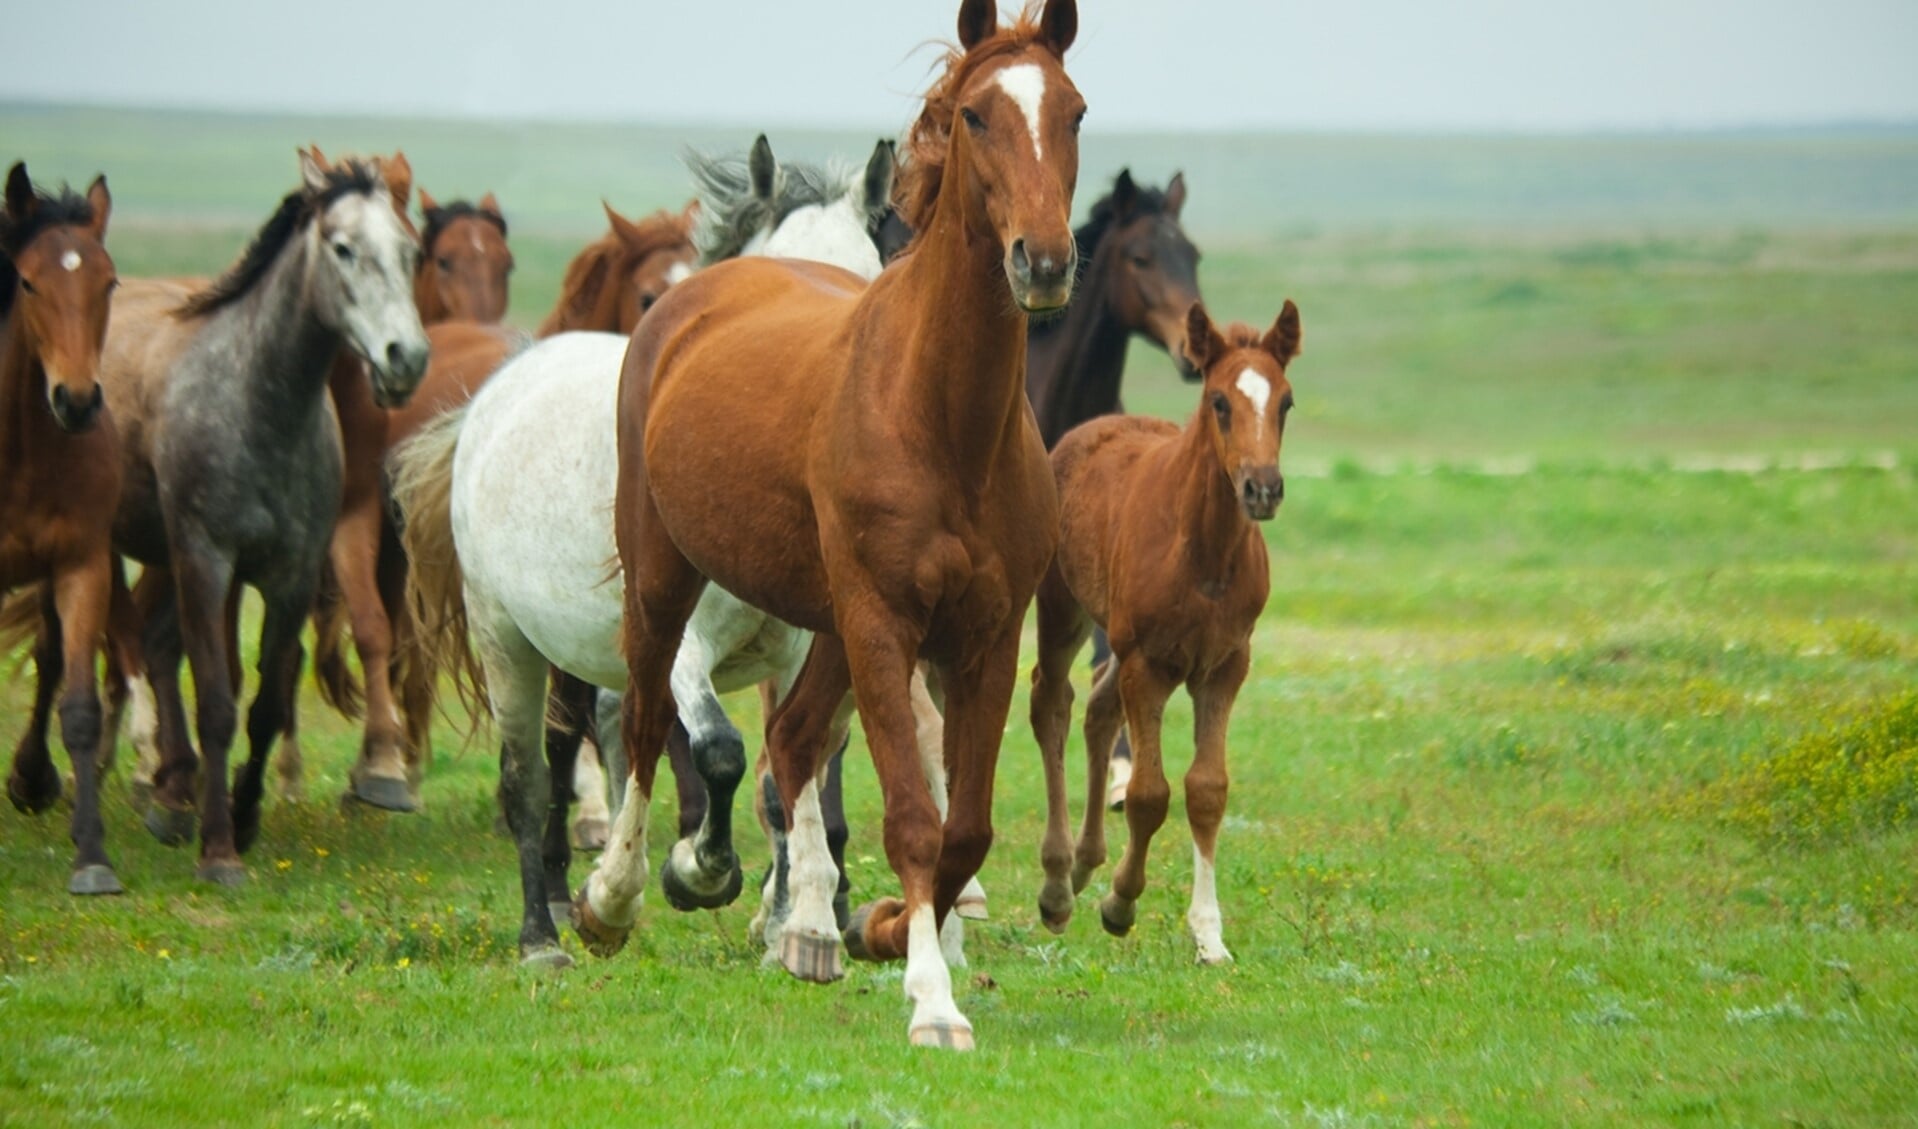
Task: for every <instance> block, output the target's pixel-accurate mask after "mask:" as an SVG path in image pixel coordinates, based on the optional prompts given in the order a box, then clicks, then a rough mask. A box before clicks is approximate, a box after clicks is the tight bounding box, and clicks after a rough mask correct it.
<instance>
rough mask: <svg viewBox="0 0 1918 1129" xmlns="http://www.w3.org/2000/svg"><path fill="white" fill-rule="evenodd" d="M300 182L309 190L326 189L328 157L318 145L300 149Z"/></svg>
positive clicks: (318, 190)
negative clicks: (321, 152)
mask: <svg viewBox="0 0 1918 1129" xmlns="http://www.w3.org/2000/svg"><path fill="white" fill-rule="evenodd" d="M300 183H301V184H303V185H304V186H305V187H306V190H307V191H308V192H315V193H318V192H324V191H326V158H325V157H323V156H321V155H320V147H319V146H318V145H315V146H312V147H311V148H307V149H302V150H300Z"/></svg>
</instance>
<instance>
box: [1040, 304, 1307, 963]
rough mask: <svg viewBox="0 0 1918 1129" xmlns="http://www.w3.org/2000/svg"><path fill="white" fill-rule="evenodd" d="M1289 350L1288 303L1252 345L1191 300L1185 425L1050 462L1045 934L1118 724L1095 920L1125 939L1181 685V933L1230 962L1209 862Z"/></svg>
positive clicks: (1044, 628)
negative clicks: (1077, 696) (1186, 746)
mask: <svg viewBox="0 0 1918 1129" xmlns="http://www.w3.org/2000/svg"><path fill="white" fill-rule="evenodd" d="M1299 341H1300V334H1299V311H1298V307H1296V306H1294V305H1293V304H1292V303H1291V302H1290V301H1287V302H1286V303H1285V308H1284V310H1283V311H1281V312H1280V314H1279V317H1278V320H1277V321H1276V322H1275V323H1273V326H1272V328H1271V329H1270V330H1269V331H1267V332H1266V334H1265V335H1264V336H1263V337H1261V336H1260V335H1259V332H1258V331H1257V330H1255V329H1252V328H1250V327H1249V326H1245V325H1234V326H1231V327H1230V328H1228V329H1226V330H1224V331H1223V332H1221V331H1220V330H1219V329H1218V328H1217V327H1215V326H1214V325H1213V324H1212V321H1211V319H1210V318H1208V317H1207V316H1206V313H1205V307H1204V306H1202V305H1197V304H1195V305H1193V307H1192V310H1191V313H1190V315H1189V317H1188V319H1187V323H1186V331H1185V349H1186V353H1187V355H1188V356H1189V357H1190V358H1191V360H1192V363H1193V364H1194V365H1195V366H1196V367H1197V368H1198V369H1199V370H1200V371H1201V372H1202V373H1203V380H1204V391H1203V393H1202V394H1201V398H1200V403H1199V409H1198V411H1197V412H1195V413H1194V414H1193V416H1192V420H1191V422H1189V423H1187V424H1186V426H1185V427H1184V429H1180V428H1179V427H1177V426H1176V425H1174V424H1171V423H1168V422H1166V421H1164V420H1157V419H1144V418H1140V417H1136V416H1108V417H1105V418H1103V419H1098V420H1094V421H1093V422H1091V423H1088V424H1085V425H1083V426H1081V427H1079V428H1077V429H1075V430H1073V431H1072V432H1071V433H1069V434H1068V435H1066V437H1065V438H1064V439H1063V440H1061V441H1060V443H1059V446H1058V447H1057V448H1055V449H1054V450H1053V452H1052V469H1053V473H1054V475H1055V476H1056V478H1057V481H1058V484H1059V500H1060V512H1061V514H1062V515H1063V520H1062V521H1061V523H1060V529H1059V555H1058V557H1057V559H1056V560H1055V561H1054V562H1053V566H1052V568H1051V570H1050V571H1049V572H1047V574H1046V579H1045V583H1044V584H1042V585H1040V587H1039V660H1038V664H1037V665H1036V666H1035V667H1034V668H1033V672H1032V730H1033V733H1034V735H1035V736H1036V737H1037V738H1038V741H1039V749H1040V754H1041V756H1042V757H1043V758H1044V761H1045V771H1046V836H1045V845H1044V846H1043V847H1042V848H1041V850H1040V859H1041V862H1042V863H1043V864H1044V867H1045V874H1046V880H1045V887H1044V890H1043V891H1042V892H1041V893H1040V895H1039V914H1040V917H1041V919H1042V920H1044V922H1045V923H1046V926H1047V927H1048V928H1050V929H1052V930H1053V931H1054V932H1058V931H1060V930H1063V929H1064V928H1065V926H1066V922H1067V921H1068V920H1069V919H1070V918H1071V916H1072V897H1073V894H1075V893H1076V892H1078V891H1080V890H1083V889H1084V888H1085V885H1086V882H1087V880H1088V879H1090V878H1091V876H1092V872H1093V871H1094V870H1096V869H1097V868H1098V867H1100V866H1101V865H1103V864H1104V863H1105V859H1106V845H1105V803H1104V800H1105V775H1106V759H1107V757H1108V756H1109V754H1110V753H1111V751H1112V742H1113V739H1114V738H1115V737H1116V736H1117V733H1118V728H1119V723H1120V719H1121V715H1122V714H1123V717H1124V720H1125V722H1126V723H1127V724H1128V725H1130V726H1131V728H1132V740H1133V749H1134V752H1133V757H1134V760H1135V761H1136V763H1135V765H1134V766H1133V772H1132V780H1131V783H1130V784H1129V786H1128V787H1127V789H1126V797H1125V801H1126V802H1125V816H1126V824H1127V826H1128V828H1129V830H1130V832H1131V834H1130V837H1129V838H1128V839H1127V841H1126V848H1125V853H1124V854H1123V855H1122V856H1120V859H1119V867H1118V870H1117V872H1115V873H1114V874H1113V877H1112V893H1111V894H1110V895H1108V896H1107V897H1106V899H1105V900H1104V901H1102V902H1101V903H1100V904H1099V917H1100V920H1101V921H1102V922H1103V923H1104V925H1105V928H1106V930H1107V932H1110V933H1112V934H1114V935H1123V934H1124V933H1126V932H1127V931H1128V930H1130V929H1131V928H1132V922H1133V917H1134V914H1135V910H1136V906H1137V904H1138V900H1139V895H1140V894H1142V893H1143V892H1144V891H1145V857H1146V848H1147V846H1148V845H1149V844H1150V843H1151V841H1152V836H1153V834H1154V833H1155V832H1157V831H1158V829H1159V827H1160V825H1161V824H1163V823H1164V822H1165V815H1166V808H1167V805H1168V803H1169V801H1170V798H1171V790H1170V789H1169V788H1168V787H1167V785H1166V779H1165V766H1164V764H1163V762H1162V760H1161V755H1160V746H1159V730H1160V726H1161V722H1162V720H1163V715H1164V709H1165V703H1166V699H1167V698H1169V697H1170V696H1171V695H1172V691H1173V690H1175V689H1177V688H1178V687H1179V686H1181V685H1183V686H1184V687H1185V688H1186V693H1188V694H1189V695H1191V697H1192V712H1193V728H1194V735H1193V757H1192V768H1191V770H1190V771H1188V772H1187V773H1186V776H1185V799H1186V819H1187V820H1188V821H1189V822H1190V823H1191V825H1192V846H1193V860H1192V906H1191V909H1190V911H1189V912H1188V913H1187V915H1186V922H1187V924H1188V925H1189V926H1190V927H1191V930H1192V936H1193V939H1194V940H1195V941H1196V942H1197V944H1198V950H1199V953H1198V955H1199V960H1200V962H1201V963H1205V964H1216V963H1220V962H1223V961H1228V960H1231V959H1232V954H1231V953H1229V952H1228V951H1226V947H1225V942H1224V940H1223V939H1222V937H1221V936H1220V928H1221V923H1220V917H1219V900H1218V891H1217V887H1216V881H1215V874H1214V869H1213V859H1214V849H1215V848H1216V847H1217V845H1218V837H1219V822H1220V820H1221V819H1223V817H1224V815H1225V798H1226V768H1225V737H1226V723H1227V721H1228V720H1229V719H1230V717H1231V713H1232V702H1233V699H1234V698H1235V697H1237V696H1238V692H1239V686H1240V684H1241V683H1243V682H1244V681H1245V675H1246V669H1247V667H1248V665H1249V663H1250V661H1251V649H1252V629H1253V627H1254V625H1256V623H1257V622H1258V618H1259V613H1260V611H1262V610H1263V609H1264V608H1265V598H1266V592H1267V587H1268V579H1267V572H1266V550H1265V538H1264V536H1263V535H1262V534H1261V533H1260V531H1259V527H1258V525H1257V524H1255V523H1257V522H1262V521H1267V520H1269V519H1270V518H1271V517H1272V516H1273V514H1275V513H1276V512H1277V511H1278V506H1279V501H1280V500H1281V499H1282V498H1283V497H1284V496H1285V480H1284V479H1283V478H1282V477H1281V476H1280V474H1279V446H1280V443H1281V440H1283V438H1284V436H1285V418H1286V414H1287V413H1288V412H1289V411H1290V410H1291V408H1292V386H1291V385H1290V384H1289V383H1287V381H1286V367H1287V366H1288V365H1289V364H1290V363H1291V361H1292V358H1293V357H1295V356H1297V355H1298V352H1299ZM1094 623H1097V624H1098V625H1099V626H1100V627H1103V628H1105V629H1106V630H1107V631H1109V632H1110V633H1111V638H1112V650H1113V659H1112V661H1110V662H1108V663H1106V664H1105V666H1104V667H1103V668H1102V669H1101V671H1100V672H1099V675H1098V678H1097V680H1096V681H1095V683H1094V684H1093V687H1092V695H1091V697H1090V698H1089V699H1088V701H1087V702H1086V720H1085V738H1086V763H1087V769H1088V770H1087V774H1086V813H1085V825H1084V828H1083V829H1082V830H1081V832H1080V835H1079V842H1078V845H1077V848H1076V849H1074V848H1073V846H1072V844H1070V843H1069V842H1068V840H1067V837H1066V819H1067V812H1066V778H1065V743H1066V730H1067V729H1068V728H1069V727H1070V724H1071V718H1072V686H1071V683H1070V674H1071V668H1072V660H1073V658H1074V656H1076V655H1077V654H1078V653H1079V648H1080V646H1082V645H1083V644H1084V643H1085V641H1086V636H1087V635H1089V634H1090V633H1091V631H1092V626H1093V624H1094ZM1068 867H1070V869H1071V885H1070V886H1068V885H1067V884H1066V877H1067V868H1068Z"/></svg>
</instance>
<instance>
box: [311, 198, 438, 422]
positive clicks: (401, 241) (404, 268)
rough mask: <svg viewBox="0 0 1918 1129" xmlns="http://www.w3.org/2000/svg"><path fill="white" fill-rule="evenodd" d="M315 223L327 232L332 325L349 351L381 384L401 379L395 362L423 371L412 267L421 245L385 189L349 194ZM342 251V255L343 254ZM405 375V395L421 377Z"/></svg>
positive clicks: (323, 248)
mask: <svg viewBox="0 0 1918 1129" xmlns="http://www.w3.org/2000/svg"><path fill="white" fill-rule="evenodd" d="M316 226H317V227H318V228H319V229H320V231H321V232H322V235H321V239H320V247H319V248H318V251H317V254H318V255H319V256H320V257H321V261H322V262H323V263H324V264H326V266H324V267H322V268H321V269H322V270H330V271H331V273H332V277H333V280H334V282H335V283H336V286H335V287H334V288H333V294H332V299H333V303H334V309H333V311H332V312H333V315H334V317H333V324H334V328H336V329H337V330H338V331H339V332H340V334H341V335H342V336H344V337H345V338H346V342H347V345H348V347H349V348H351V349H352V350H353V351H354V352H356V353H358V354H359V355H360V356H362V357H364V358H366V361H367V363H368V364H369V365H370V366H371V367H372V369H373V372H374V376H375V384H376V385H379V384H381V383H382V382H383V381H384V380H385V379H386V378H389V377H391V376H393V375H395V374H394V373H393V372H392V371H391V370H392V368H393V367H394V366H393V364H392V362H393V360H395V359H401V360H406V359H409V358H410V359H412V360H413V361H417V362H418V363H420V364H421V365H422V366H423V364H424V360H423V359H424V357H425V356H426V351H427V344H426V331H425V330H424V329H422V328H421V327H420V314H419V309H418V308H417V307H416V306H415V304H414V301H413V264H414V261H415V256H417V255H418V253H419V244H418V242H417V241H416V240H415V239H414V238H413V236H412V235H411V234H410V233H409V232H408V231H407V230H406V228H405V227H404V226H403V225H402V224H401V223H400V219H399V216H398V214H397V213H395V212H394V210H393V206H392V202H391V200H390V199H389V197H388V196H387V195H386V193H385V192H384V191H378V192H376V193H374V194H367V193H360V192H351V193H348V194H346V195H344V196H341V197H340V198H339V199H338V200H336V201H334V202H333V204H332V206H331V207H329V208H328V209H327V211H326V215H325V216H324V217H322V219H321V221H320V222H319V223H318V224H316ZM343 251H344V253H343ZM400 375H402V376H404V377H405V379H403V380H401V381H400V383H402V384H404V385H405V388H404V391H400V390H399V389H395V391H397V392H400V394H402V395H403V394H404V392H410V391H411V390H412V386H413V384H414V383H416V382H417V381H418V379H419V373H417V372H413V373H410V374H400Z"/></svg>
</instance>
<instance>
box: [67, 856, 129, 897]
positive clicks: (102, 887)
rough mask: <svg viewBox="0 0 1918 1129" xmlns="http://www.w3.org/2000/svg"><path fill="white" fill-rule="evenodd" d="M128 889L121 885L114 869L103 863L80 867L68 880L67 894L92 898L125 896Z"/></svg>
mask: <svg viewBox="0 0 1918 1129" xmlns="http://www.w3.org/2000/svg"><path fill="white" fill-rule="evenodd" d="M126 892H127V891H126V887H124V886H122V885H120V876H119V875H117V874H115V873H113V868H112V867H110V866H106V865H104V864H102V863H97V862H96V863H92V864H90V865H87V866H83V867H80V868H79V869H77V870H75V871H74V872H73V874H72V875H71V876H70V877H68V879H67V893H69V894H74V895H76V896H79V897H83V898H84V897H91V896H93V895H95V894H124V893H126Z"/></svg>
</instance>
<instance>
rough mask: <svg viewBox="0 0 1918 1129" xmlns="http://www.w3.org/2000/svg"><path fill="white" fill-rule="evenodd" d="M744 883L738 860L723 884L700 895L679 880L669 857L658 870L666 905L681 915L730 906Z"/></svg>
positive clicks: (743, 875)
mask: <svg viewBox="0 0 1918 1129" xmlns="http://www.w3.org/2000/svg"><path fill="white" fill-rule="evenodd" d="M745 882H746V876H745V874H744V873H743V872H742V871H741V870H740V868H739V862H738V860H734V862H733V868H732V869H731V870H729V871H727V872H726V882H725V884H724V885H723V886H721V887H720V888H719V889H718V890H716V891H714V892H712V893H702V892H700V891H698V890H695V889H693V888H692V887H691V886H688V885H687V884H686V883H685V881H684V880H682V879H681V878H680V876H679V871H678V870H677V869H675V868H674V866H673V860H672V858H671V857H670V856H669V857H668V858H667V859H666V861H665V863H663V864H662V865H661V866H660V868H659V888H660V889H661V890H663V891H665V894H666V904H667V905H669V906H671V907H673V908H674V909H676V910H678V911H679V912H681V913H690V912H692V911H693V910H696V909H718V908H720V907H721V906H729V905H732V904H733V902H734V900H736V899H737V898H738V897H739V891H740V889H741V888H742V887H743V886H744V885H745Z"/></svg>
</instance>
